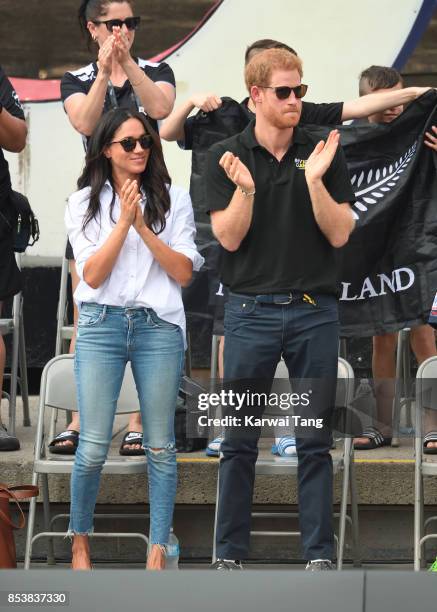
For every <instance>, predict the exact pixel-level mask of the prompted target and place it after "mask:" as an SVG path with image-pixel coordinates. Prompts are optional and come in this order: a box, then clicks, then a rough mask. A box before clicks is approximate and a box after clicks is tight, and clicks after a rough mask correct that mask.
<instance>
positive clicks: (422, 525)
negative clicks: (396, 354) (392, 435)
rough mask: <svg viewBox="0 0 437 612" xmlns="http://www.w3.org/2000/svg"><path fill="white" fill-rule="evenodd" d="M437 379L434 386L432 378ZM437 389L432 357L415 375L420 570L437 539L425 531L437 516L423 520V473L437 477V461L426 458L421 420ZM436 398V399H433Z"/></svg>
mask: <svg viewBox="0 0 437 612" xmlns="http://www.w3.org/2000/svg"><path fill="white" fill-rule="evenodd" d="M431 380H433V381H435V382H434V384H433V385H432V386H431V385H430V381H431ZM435 386H436V388H437V356H436V357H430V358H429V359H426V361H424V362H423V363H421V364H420V366H419V368H418V370H417V376H416V410H415V438H414V458H415V462H414V570H415V571H419V570H420V569H421V568H422V567H424V564H425V555H424V554H423V553H424V546H425V544H426V542H428V541H429V540H435V539H437V532H433V533H426V532H427V528H428V526H429V525H430V524H431V523H434V522H436V521H437V515H435V516H430V517H428V518H427V519H426V520H424V483H423V477H424V476H437V461H430V460H425V457H424V455H423V435H422V429H423V427H422V419H423V415H424V411H425V409H426V408H427V406H424V394H425V393H426V391H427V390H428V391H429V390H431V391H434V387H435ZM432 400H434V401H432ZM433 404H434V408H435V409H436V408H437V394H435V393H432V394H431V402H430V404H429V407H432V405H433Z"/></svg>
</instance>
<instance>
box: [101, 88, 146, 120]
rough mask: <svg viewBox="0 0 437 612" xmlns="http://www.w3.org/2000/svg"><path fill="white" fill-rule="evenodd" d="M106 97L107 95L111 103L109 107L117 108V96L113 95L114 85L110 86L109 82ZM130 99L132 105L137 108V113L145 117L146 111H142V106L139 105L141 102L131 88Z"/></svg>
mask: <svg viewBox="0 0 437 612" xmlns="http://www.w3.org/2000/svg"><path fill="white" fill-rule="evenodd" d="M108 95H109V100H110V102H111V107H112V108H118V107H119V106H120V105H119V103H118V100H117V96H116V95H115V89H114V85H113V84H112V82H111V80H109V81H108ZM130 97H131V100H132V102H133V104H135V106H136V107H137V108H138V111H139V112H140V113H144V114H145V115H147V113H146V111H145V110H144V106H143V105H142V104H141V100H140V99H139V97H138V96H137V94H136V93H135V92H134V90H133V88H132V90H131V92H130Z"/></svg>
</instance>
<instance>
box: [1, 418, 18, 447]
mask: <svg viewBox="0 0 437 612" xmlns="http://www.w3.org/2000/svg"><path fill="white" fill-rule="evenodd" d="M16 450H20V442H19V441H18V438H16V437H15V436H11V435H10V434H8V430H7V429H6V427H5V426H4V425H3V423H0V452H1V451H16Z"/></svg>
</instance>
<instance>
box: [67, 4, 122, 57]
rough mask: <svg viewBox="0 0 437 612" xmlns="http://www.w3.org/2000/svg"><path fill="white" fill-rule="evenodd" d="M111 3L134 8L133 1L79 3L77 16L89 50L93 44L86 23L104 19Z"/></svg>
mask: <svg viewBox="0 0 437 612" xmlns="http://www.w3.org/2000/svg"><path fill="white" fill-rule="evenodd" d="M113 2H118V3H119V4H122V3H123V2H127V3H128V4H129V5H130V6H131V7H132V10H133V8H134V3H133V0H82V2H81V3H80V7H79V11H78V14H77V16H78V19H79V26H80V29H81V30H82V33H83V35H84V36H85V38H86V40H87V44H88V49H91V43H92V42H93V39H92V38H91V34H90V32H89V30H88V28H87V23H88V21H94V20H95V19H98V18H100V17H104V16H105V15H106V14H107V9H108V6H109V5H110V4H112V3H113Z"/></svg>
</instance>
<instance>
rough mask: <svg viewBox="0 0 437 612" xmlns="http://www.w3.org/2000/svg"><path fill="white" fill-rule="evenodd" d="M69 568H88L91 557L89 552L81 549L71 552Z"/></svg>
mask: <svg viewBox="0 0 437 612" xmlns="http://www.w3.org/2000/svg"><path fill="white" fill-rule="evenodd" d="M71 569H72V570H90V569H92V566H91V559H90V556H89V553H87V552H86V551H85V550H81V551H79V552H73V557H72V559H71Z"/></svg>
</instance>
